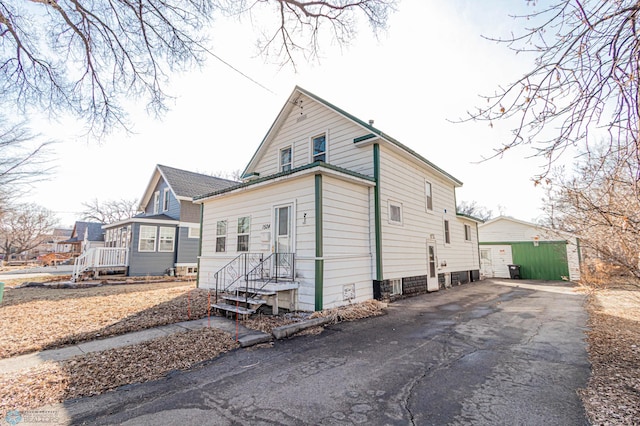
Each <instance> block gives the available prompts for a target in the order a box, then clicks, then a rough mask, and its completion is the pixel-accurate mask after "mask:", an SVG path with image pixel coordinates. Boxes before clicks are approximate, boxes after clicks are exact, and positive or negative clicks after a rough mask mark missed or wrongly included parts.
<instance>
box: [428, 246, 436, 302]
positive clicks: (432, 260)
mask: <svg viewBox="0 0 640 426" xmlns="http://www.w3.org/2000/svg"><path fill="white" fill-rule="evenodd" d="M437 266H438V261H437V256H436V245H435V243H427V291H437V290H438V271H437Z"/></svg>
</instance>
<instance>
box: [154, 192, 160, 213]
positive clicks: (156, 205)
mask: <svg viewBox="0 0 640 426" xmlns="http://www.w3.org/2000/svg"><path fill="white" fill-rule="evenodd" d="M159 210H160V191H156V192H154V193H153V214H158V211H159Z"/></svg>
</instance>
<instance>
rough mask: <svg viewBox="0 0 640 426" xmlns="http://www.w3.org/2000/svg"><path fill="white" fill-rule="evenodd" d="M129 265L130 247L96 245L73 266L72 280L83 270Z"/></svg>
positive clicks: (78, 258)
mask: <svg viewBox="0 0 640 426" xmlns="http://www.w3.org/2000/svg"><path fill="white" fill-rule="evenodd" d="M128 265H129V249H127V248H115V247H94V248H90V249H88V250H87V251H86V252H84V253H83V254H82V255H80V256H78V257H77V258H76V260H75V264H74V266H73V275H72V276H71V280H72V281H76V280H77V279H78V277H80V276H81V275H82V273H83V272H85V271H88V270H92V269H94V270H95V269H97V268H116V267H126V266H128Z"/></svg>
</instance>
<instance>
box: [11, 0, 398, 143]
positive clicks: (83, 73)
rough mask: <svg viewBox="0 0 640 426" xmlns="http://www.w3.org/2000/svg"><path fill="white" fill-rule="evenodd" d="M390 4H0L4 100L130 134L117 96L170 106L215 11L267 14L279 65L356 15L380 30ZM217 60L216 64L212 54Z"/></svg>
mask: <svg viewBox="0 0 640 426" xmlns="http://www.w3.org/2000/svg"><path fill="white" fill-rule="evenodd" d="M394 3H395V0H326V1H313V2H301V1H298V0H259V1H255V2H253V1H252V2H248V1H245V0H239V1H229V0H119V1H111V2H101V1H96V2H93V1H92V2H89V1H87V2H82V1H80V0H67V1H50V0H31V1H30V2H25V1H19V2H16V1H9V0H0V41H1V45H2V48H1V49H0V93H2V103H3V104H4V105H5V106H7V105H13V104H17V105H18V106H19V107H20V108H22V109H23V110H25V109H26V107H27V106H29V107H30V106H31V105H37V106H39V107H40V109H42V110H44V111H48V112H49V113H50V114H52V115H54V116H58V115H60V114H62V113H68V112H70V113H72V114H74V115H75V116H77V117H80V118H82V119H84V120H85V121H86V123H87V124H88V127H89V130H90V131H91V132H92V133H93V134H94V135H96V136H101V135H103V134H104V133H105V132H108V131H109V130H110V129H112V128H113V127H114V126H119V127H124V128H128V123H127V120H126V114H125V111H124V110H123V107H122V100H124V99H132V98H136V99H138V98H143V99H146V101H147V102H148V109H149V111H151V112H153V113H156V114H157V113H161V112H162V111H164V110H165V108H166V100H167V96H168V95H167V93H166V92H165V89H164V87H165V85H166V82H167V79H168V76H169V74H170V73H171V72H173V71H176V70H185V69H190V68H192V67H193V66H198V65H200V64H202V63H203V61H204V60H205V59H206V58H207V56H209V55H213V56H215V54H213V52H211V51H210V49H209V47H208V40H207V39H206V34H207V31H203V28H205V29H206V28H207V27H208V26H209V25H211V24H212V21H213V19H214V17H215V16H216V15H217V14H235V15H237V16H238V17H243V16H245V15H252V14H253V13H257V12H258V10H260V9H265V10H266V11H267V12H268V11H269V10H270V9H269V8H272V7H273V8H275V9H273V10H271V12H273V13H274V16H276V17H277V19H275V20H274V25H275V28H274V29H273V31H272V34H273V35H272V36H267V39H266V42H265V43H264V45H263V52H264V53H265V54H268V52H273V51H275V52H277V53H278V55H277V59H278V60H280V61H281V62H282V63H283V64H285V63H287V62H290V61H291V62H292V61H293V58H294V55H296V54H297V53H298V51H300V50H302V48H303V47H304V52H310V56H315V54H316V53H317V51H318V45H319V39H318V34H320V29H321V28H322V26H323V25H326V26H327V27H328V28H329V30H330V31H331V32H333V33H334V34H335V37H336V39H337V40H338V41H340V42H348V41H349V40H350V39H351V37H352V36H353V35H354V33H355V25H354V23H355V20H354V19H355V17H356V16H357V15H358V14H359V13H362V14H364V15H365V16H366V18H367V19H368V20H369V22H370V23H371V25H372V27H373V28H374V29H378V28H382V27H384V25H385V23H386V19H387V14H388V11H389V10H391V9H392V7H393V4H394ZM218 59H220V58H218Z"/></svg>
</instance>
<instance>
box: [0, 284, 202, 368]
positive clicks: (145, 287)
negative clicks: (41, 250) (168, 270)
mask: <svg viewBox="0 0 640 426" xmlns="http://www.w3.org/2000/svg"><path fill="white" fill-rule="evenodd" d="M208 293H209V292H208V291H206V290H201V289H197V288H195V284H194V283H188V282H172V283H152V284H120V285H106V286H102V287H90V288H75V289H69V288H43V287H27V288H8V289H5V293H4V301H3V303H2V305H0V330H2V333H1V334H0V358H7V357H11V356H15V355H19V354H24V353H29V352H35V351H40V350H43V349H51V348H57V347H61V346H66V345H70V344H75V343H78V342H83V341H88V340H95V339H101V338H104V337H108V336H114V335H118V334H123V333H127V332H130V331H136V330H141V329H145V328H149V327H154V326H159V325H165V324H172V323H176V322H180V321H187V320H188V319H190V318H191V319H197V318H203V317H205V316H206V315H207V306H208V305H207V299H208Z"/></svg>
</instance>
